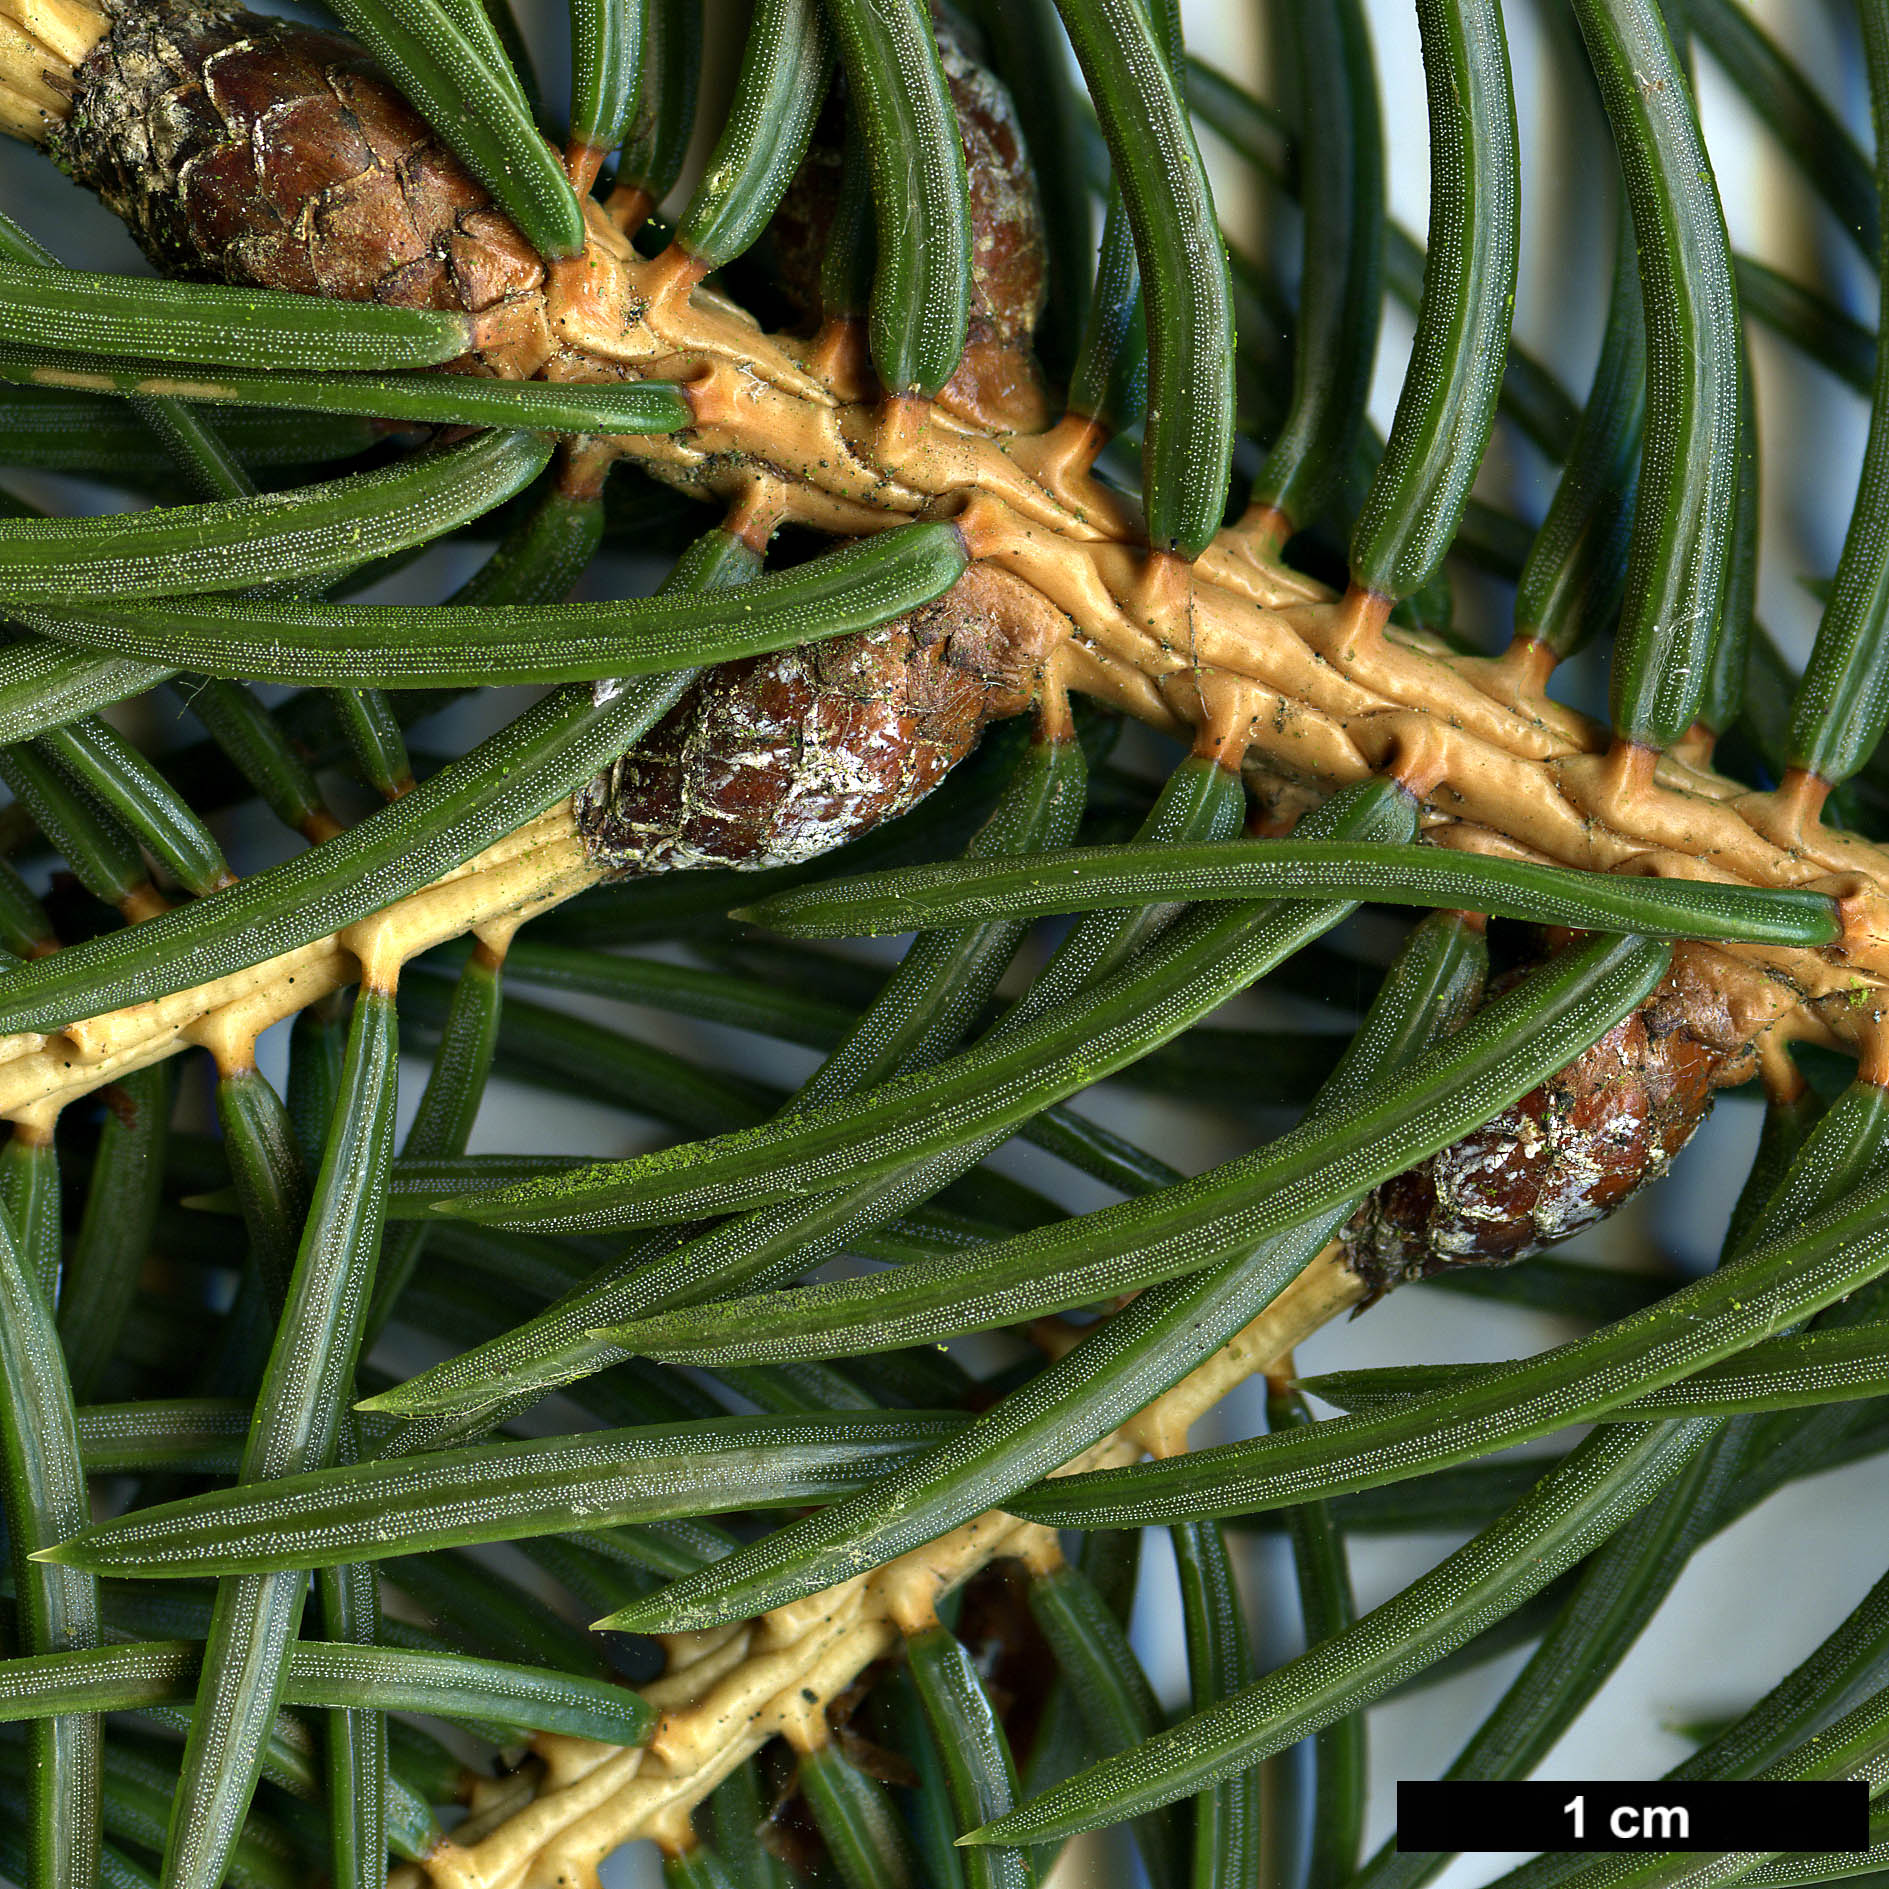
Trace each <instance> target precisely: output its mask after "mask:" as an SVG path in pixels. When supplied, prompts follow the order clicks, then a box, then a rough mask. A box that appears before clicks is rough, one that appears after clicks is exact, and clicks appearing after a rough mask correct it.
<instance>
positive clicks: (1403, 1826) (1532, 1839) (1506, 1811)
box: [1397, 1779, 1869, 1852]
mask: <svg viewBox="0 0 1889 1889" xmlns="http://www.w3.org/2000/svg"><path fill="white" fill-rule="evenodd" d="M1397 1847H1398V1849H1400V1850H1404V1851H1431V1850H1826V1851H1837V1852H1841V1851H1845V1850H1866V1849H1868V1848H1869V1786H1868V1785H1867V1784H1864V1783H1862V1782H1861V1781H1860V1780H1859V1781H1857V1782H1854V1783H1836V1784H1753V1783H1749V1782H1738V1783H1710V1784H1676V1783H1654V1784H1630V1783H1621V1782H1620V1781H1619V1780H1618V1779H1610V1780H1607V1781H1605V1782H1602V1781H1595V1780H1589V1781H1585V1782H1584V1781H1582V1780H1579V1779H1573V1780H1569V1781H1567V1782H1564V1783H1559V1784H1552V1783H1541V1782H1531V1783H1526V1784H1502V1783H1486V1782H1483V1783H1478V1782H1472V1781H1467V1780H1465V1781H1457V1780H1452V1779H1445V1780H1443V1781H1442V1782H1433V1783H1418V1782H1414V1781H1412V1782H1402V1783H1399V1785H1398V1786H1397Z"/></svg>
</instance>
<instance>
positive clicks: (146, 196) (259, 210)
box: [50, 0, 544, 372]
mask: <svg viewBox="0 0 1889 1889" xmlns="http://www.w3.org/2000/svg"><path fill="white" fill-rule="evenodd" d="M75 80H76V85H77V93H76V97H75V99H74V102H73V108H72V115H71V117H70V118H69V119H68V120H67V122H66V123H65V124H64V125H63V126H60V127H59V128H57V129H56V130H55V131H54V133H53V134H52V140H51V144H50V149H51V150H52V153H53V155H54V156H55V157H56V158H57V159H58V161H59V162H60V164H61V165H62V166H63V167H64V168H65V169H66V170H67V171H69V172H70V173H71V175H72V176H73V177H74V178H75V179H76V180H77V181H78V182H80V183H82V184H86V185H89V186H90V187H91V188H92V189H94V190H96V191H97V192H98V193H99V195H100V196H101V197H103V198H104V200H105V202H106V203H107V204H108V205H109V206H110V207H111V208H112V209H113V210H115V211H116V212H117V213H118V215H119V216H121V217H122V218H123V219H124V220H125V222H126V223H127V224H128V225H129V226H130V229H131V232H132V234H133V235H134V236H135V237H136V238H137V240H138V242H139V244H140V246H141V247H142V248H143V250H144V252H145V254H146V255H148V256H149V257H150V258H151V260H152V261H153V262H154V263H156V264H157V266H158V267H159V268H160V269H162V270H163V271H164V272H165V273H166V274H168V275H174V276H187V277H196V278H198V279H207V280H210V281H217V282H228V283H233V284H237V285H239V286H245V285H246V286H253V287H256V288H266V289H288V290H292V291H295V292H298V293H301V294H305V295H323V296H328V297H331V298H336V299H340V300H346V301H376V302H386V303H391V304H393V305H396V306H398V307H403V308H440V309H450V310H453V311H464V312H466V313H471V314H479V313H484V312H486V311H489V310H494V309H496V308H498V307H499V306H500V305H502V304H516V305H517V307H518V311H519V313H520V315H521V316H523V317H524V318H525V319H524V320H522V321H521V322H520V323H517V324H514V326H515V327H516V328H517V329H518V334H517V336H516V337H515V339H514V348H513V350H512V351H514V352H515V351H516V350H517V348H518V347H519V346H522V347H523V350H524V354H523V356H521V358H520V359H519V360H517V361H512V360H510V358H509V355H507V356H506V357H504V358H500V357H499V356H497V355H494V356H493V357H492V358H488V359H486V360H485V361H484V362H483V363H482V364H483V365H484V366H485V367H487V368H488V369H490V370H493V371H505V372H530V371H532V369H533V368H534V367H535V365H536V363H535V361H532V360H531V359H529V356H530V355H531V354H532V353H533V352H534V350H535V349H536V348H538V347H541V346H542V343H541V341H540V340H539V339H538V338H537V337H536V336H535V335H533V334H532V333H531V332H530V331H531V330H532V329H533V327H534V324H533V322H532V321H531V319H530V317H531V315H532V312H533V310H534V308H535V307H536V306H537V304H538V301H539V295H540V291H541V289H542V287H543V282H544V265H543V263H542V262H541V261H540V260H539V258H538V256H537V254H536V253H535V252H534V251H533V250H532V248H531V246H530V245H529V244H528V243H527V242H526V241H525V239H524V237H523V236H522V235H520V233H519V231H518V229H517V228H516V226H515V225H514V224H513V223H512V222H511V221H510V219H509V218H507V217H506V216H505V215H504V214H503V213H502V212H500V211H499V210H498V209H497V208H495V207H494V205H493V204H492V201H491V199H490V197H489V196H488V195H487V193H486V191H485V189H484V187H483V186H482V185H481V184H479V183H478V182H477V180H476V179H474V178H473V177H472V175H471V174H470V173H469V172H468V171H467V170H466V169H465V167H464V166H463V165H462V164H461V163H460V162H459V160H458V159H457V158H456V157H454V156H453V155H452V153H451V152H450V151H448V150H447V149H446V148H445V146H444V145H442V144H440V143H439V141H438V140H437V139H436V138H435V137H434V136H433V134H432V132H431V131H430V130H429V129H428V128H427V126H426V124H425V122H424V121H423V120H422V119H421V118H420V117H419V115H418V114H417V113H416V112H415V111H414V110H413V108H412V107H411V106H410V105H409V104H408V103H407V102H406V100H405V99H404V98H402V97H401V96H400V94H399V93H398V92H396V91H395V90H394V88H393V87H392V86H391V85H390V84H389V83H388V82H387V80H386V79H385V78H384V77H382V76H381V75H380V73H379V72H378V71H377V70H376V68H375V66H374V64H373V62H372V60H371V59H369V58H368V56H367V54H366V53H365V52H364V51H363V50H362V49H361V48H360V47H359V46H357V45H356V44H355V43H354V42H353V41H351V40H348V39H344V38H341V37H340V36H339V35H337V34H333V33H323V32H318V31H316V30H314V29H313V28H310V27H305V26H297V25H293V24H291V23H289V22H287V21H284V20H273V19H266V18H263V17H261V16H259V15H255V14H250V13H246V12H244V11H242V9H241V8H234V7H217V6H205V5H200V4H198V3H197V0H157V3H156V4H152V5H147V4H142V0H141V3H140V4H138V5H135V6H129V5H128V6H122V7H119V8H118V9H117V10H116V11H115V13H114V17H113V21H112V27H111V30H110V32H109V33H107V34H106V36H105V37H104V38H103V39H102V40H101V41H100V42H99V43H98V45H97V46H95V47H94V48H93V50H92V51H91V53H90V54H89V55H88V56H87V57H86V59H85V61H84V62H83V64H81V65H80V67H79V68H78V71H77V73H76V74H75ZM535 327H536V329H538V330H542V328H543V317H542V313H541V312H540V313H538V315H537V319H536V323H535ZM467 365H469V366H470V365H474V363H473V362H470V361H469V362H468V363H467Z"/></svg>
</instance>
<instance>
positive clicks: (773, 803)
mask: <svg viewBox="0 0 1889 1889" xmlns="http://www.w3.org/2000/svg"><path fill="white" fill-rule="evenodd" d="M1051 627H1052V626H1051V624H1050V621H1049V613H1048V612H1047V610H1046V606H1044V605H1043V603H1042V600H1041V599H1040V598H1037V597H1036V596H1035V593H1034V592H1028V591H1027V589H1026V586H1024V585H1022V584H1019V583H1018V582H1017V581H1016V580H1015V579H1014V578H1010V577H1006V576H1004V575H1002V574H1001V573H999V572H995V571H991V570H988V569H986V568H984V567H983V566H979V565H973V566H972V568H971V569H970V570H969V571H967V572H966V573H965V575H964V576H963V577H962V578H960V579H959V580H958V582H957V583H956V584H955V585H953V587H952V588H951V589H950V590H948V591H947V592H946V593H945V594H944V595H943V596H942V597H940V598H939V599H938V600H937V601H936V602H935V603H930V604H927V605H925V606H924V608H923V609H920V610H915V611H913V612H912V614H911V615H910V616H906V617H898V618H895V619H894V620H893V621H892V622H890V623H885V624H881V625H880V627H879V628H878V629H876V630H866V631H862V632H860V633H858V634H856V635H852V636H841V637H835V638H834V639H833V640H832V641H830V642H826V643H813V644H809V645H808V646H807V647H805V648H804V649H790V650H783V651H780V652H779V653H778V654H775V655H772V656H756V657H751V658H749V659H747V660H745V661H741V662H730V663H723V664H722V665H721V666H720V667H719V668H716V669H711V670H710V671H709V672H708V674H707V675H706V676H704V677H703V678H702V680H701V681H700V682H698V683H697V684H696V685H695V686H694V687H693V688H692V689H690V691H689V692H688V694H687V695H685V696H684V697H683V699H682V700H681V701H680V702H679V703H677V705H676V706H675V708H674V709H672V710H671V711H670V713H669V714H668V715H667V716H665V717H664V718H663V720H662V721H660V722H658V723H657V724H656V726H655V727H654V728H652V729H651V730H650V732H649V733H648V734H647V735H645V736H644V737H643V739H642V740H641V741H639V742H638V743H637V744H636V746H635V747H634V748H632V749H631V750H630V751H629V753H628V754H626V755H624V756H623V758H622V759H621V760H619V761H617V762H615V763H613V764H612V765H611V766H610V767H608V768H606V769H605V770H604V771H603V772H602V773H601V774H599V775H598V776H597V777H596V778H595V779H594V780H593V781H591V782H590V784H589V785H588V786H587V787H585V788H584V789H583V790H582V791H581V792H580V793H579V794H578V795H577V798H576V803H575V805H576V812H577V824H578V831H579V832H580V833H582V834H583V836H584V840H585V842H586V844H587V845H588V846H589V848H590V852H591V856H592V858H594V859H596V860H598V861H600V862H601V863H603V864H605V865H607V866H609V867H612V868H614V869H615V870H617V871H619V872H625V873H636V872H662V871H668V872H673V871H676V870H678V869H682V868H687V867H692V866H733V867H736V868H738V869H746V870H754V869H759V868H762V867H766V866H783V865H791V864H794V863H796V862H798V861H800V860H804V859H812V858H814V857H815V856H816V855H818V854H820V853H823V852H826V851H828V850H829V849H830V848H832V847H835V846H838V845H840V844H842V843H843V842H844V841H846V840H849V839H854V838H856V837H858V835H860V834H862V833H866V832H869V831H870V830H871V829H872V828H873V827H875V826H877V825H878V824H879V822H880V821H881V820H887V819H890V818H891V817H892V816H893V815H894V814H899V813H903V812H905V810H906V809H907V808H908V807H911V806H913V805H915V804H916V803H917V802H918V801H919V800H921V799H923V798H924V796H925V795H926V794H928V793H930V792H931V790H932V789H933V788H934V787H936V786H937V785H938V783H939V781H941V780H942V779H943V778H944V776H945V774H946V773H947V772H948V771H949V770H950V769H951V768H952V767H954V766H955V765H956V764H957V763H958V762H959V761H961V760H962V759H963V758H964V757H965V756H966V755H967V754H969V753H970V751H971V749H972V748H973V747H974V746H975V745H976V742H977V737H978V735H979V733H980V732H981V731H982V730H983V727H984V724H985V723H986V722H988V721H991V720H994V719H996V718H998V717H1001V716H1005V715H1014V714H1017V713H1019V712H1020V711H1021V710H1022V709H1024V708H1025V707H1026V706H1028V704H1029V702H1030V701H1031V699H1032V698H1033V697H1034V695H1035V693H1036V690H1037V685H1038V678H1039V671H1040V665H1041V661H1042V657H1043V655H1044V653H1045V648H1046V637H1047V633H1048V632H1049V630H1050V629H1051Z"/></svg>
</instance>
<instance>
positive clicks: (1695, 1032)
mask: <svg viewBox="0 0 1889 1889" xmlns="http://www.w3.org/2000/svg"><path fill="white" fill-rule="evenodd" d="M1711 956H1712V954H1711V953H1709V952H1706V951H1701V950H1699V949H1697V948H1688V947H1685V946H1681V947H1680V949H1679V950H1678V951H1677V952H1675V953H1674V957H1673V964H1672V968H1671V969H1670V970H1669V971H1668V972H1667V974H1666V976H1665V977H1664V978H1663V979H1662V980H1661V982H1660V985H1659V987H1658V989H1657V990H1656V991H1655V992H1654V994H1653V995H1652V996H1651V997H1650V998H1648V1000H1647V1001H1646V1002H1645V1003H1644V1004H1642V1005H1641V1006H1640V1007H1639V1009H1637V1010H1635V1011H1634V1012H1633V1013H1632V1014H1631V1015H1630V1016H1628V1017H1626V1018H1624V1019H1623V1020H1622V1021H1621V1022H1619V1023H1617V1024H1615V1025H1614V1027H1613V1028H1612V1029H1611V1030H1609V1031H1608V1032H1607V1034H1606V1035H1605V1036H1604V1037H1602V1038H1601V1040H1600V1041H1599V1042H1598V1043H1596V1044H1595V1045H1594V1047H1593V1048H1592V1049H1590V1050H1588V1051H1587V1052H1586V1054H1585V1055H1582V1056H1579V1057H1577V1058H1576V1059H1575V1060H1574V1061H1573V1062H1571V1063H1570V1064H1568V1066H1567V1067H1566V1068H1565V1069H1563V1070H1561V1071H1559V1072H1558V1073H1557V1074H1556V1075H1553V1076H1551V1077H1550V1078H1549V1079H1548V1080H1547V1081H1546V1082H1544V1083H1543V1084H1542V1085H1541V1087H1540V1088H1537V1089H1531V1090H1530V1091H1529V1092H1528V1094H1527V1095H1525V1096H1523V1097H1522V1099H1521V1100H1520V1101H1519V1102H1516V1103H1514V1104H1512V1105H1511V1106H1510V1107H1508V1108H1506V1109H1504V1110H1503V1111H1502V1112H1501V1114H1499V1115H1497V1116H1496V1117H1495V1118H1494V1119H1493V1120H1491V1121H1489V1122H1486V1123H1485V1124H1484V1125H1483V1126H1482V1127H1481V1128H1478V1129H1476V1130H1475V1131H1474V1132H1473V1133H1471V1134H1468V1135H1465V1136H1464V1137H1463V1138H1462V1139H1461V1140H1460V1141H1456V1142H1452V1143H1451V1144H1450V1146H1449V1147H1447V1148H1445V1149H1444V1150H1443V1151H1442V1152H1441V1153H1440V1154H1437V1155H1434V1156H1432V1157H1431V1158H1430V1159H1429V1160H1427V1161H1424V1162H1421V1163H1420V1164H1419V1165H1418V1166H1416V1167H1414V1168H1410V1169H1408V1170H1406V1171H1405V1172H1404V1173H1402V1174H1398V1175H1394V1176H1393V1177H1392V1178H1391V1179H1390V1180H1388V1181H1386V1182H1384V1183H1383V1185H1382V1186H1380V1187H1379V1188H1378V1189H1377V1190H1376V1191H1375V1192H1374V1193H1373V1194H1372V1195H1371V1196H1370V1198H1369V1199H1368V1200H1366V1202H1365V1203H1364V1205H1363V1206H1362V1207H1360V1208H1359V1209H1358V1211H1357V1212H1356V1213H1355V1214H1354V1215H1353V1216H1352V1218H1351V1221H1350V1223H1349V1224H1348V1225H1347V1226H1346V1228H1345V1231H1344V1235H1343V1243H1344V1248H1345V1256H1346V1258H1347V1259H1348V1260H1349V1262H1350V1264H1351V1265H1352V1267H1353V1268H1354V1269H1355V1270H1356V1271H1358V1272H1359V1273H1361V1274H1362V1275H1363V1276H1364V1277H1365V1278H1367V1279H1369V1280H1370V1281H1371V1283H1372V1285H1373V1287H1374V1288H1375V1290H1376V1291H1377V1292H1379V1293H1381V1292H1386V1291H1388V1290H1389V1289H1390V1288H1391V1287H1392V1286H1394V1285H1398V1284H1400V1283H1402V1282H1403V1281H1405V1280H1409V1279H1421V1278H1426V1277H1428V1276H1429V1275H1431V1274H1433V1273H1438V1272H1442V1271H1444V1270H1445V1269H1447V1268H1448V1267H1451V1266H1473V1265H1505V1264H1507V1263H1509V1262H1510V1261H1513V1260H1518V1259H1525V1258H1527V1257H1528V1256H1529V1255H1530V1254H1531V1253H1538V1252H1540V1251H1541V1249H1542V1248H1543V1247H1545V1246H1552V1245H1553V1244H1554V1243H1555V1242H1556V1241H1557V1240H1564V1239H1566V1238H1568V1236H1569V1235H1570V1234H1573V1233H1578V1232H1579V1231H1580V1230H1581V1229H1582V1228H1583V1227H1588V1226H1592V1225H1593V1224H1594V1223H1595V1222H1596V1221H1598V1220H1603V1219H1605V1218H1606V1217H1607V1215H1609V1214H1610V1213H1612V1212H1614V1211H1615V1209H1616V1208H1618V1207H1620V1206H1622V1205H1623V1204H1624V1203H1625V1202H1626V1201H1627V1200H1628V1199H1630V1198H1631V1197H1632V1195H1633V1194H1635V1193H1636V1192H1637V1191H1638V1190H1639V1189H1640V1188H1641V1187H1642V1186H1643V1185H1644V1184H1645V1183H1646V1182H1648V1181H1650V1180H1655V1179H1657V1178H1658V1177H1659V1176H1660V1175H1661V1174H1663V1173H1664V1172H1665V1170H1666V1168H1667V1167H1668V1166H1669V1165H1670V1163H1671V1162H1672V1160H1673V1157H1674V1156H1675V1155H1677V1154H1678V1152H1679V1151H1680V1149H1681V1148H1683V1147H1684V1146H1685V1145H1686V1143H1687V1142H1688V1141H1689V1140H1690V1139H1691V1138H1692V1134H1693V1131H1694V1130H1695V1129H1696V1128H1697V1127H1698V1126H1699V1124H1700V1122H1702V1121H1703V1120H1704V1119H1705V1117H1706V1115H1707V1113H1708V1112H1709V1111H1710V1109H1711V1106H1712V1096H1713V1092H1714V1091H1715V1090H1717V1089H1720V1088H1723V1087H1726V1086H1727V1085H1728V1084H1732V1083H1737V1082H1742V1081H1744V1080H1745V1079H1746V1077H1747V1076H1749V1075H1750V1074H1751V1073H1752V1071H1753V1069H1754V1067H1755V1052H1754V1050H1753V1048H1752V1045H1751V1043H1750V1041H1749V1039H1748V1038H1747V1037H1746V1036H1745V1034H1744V1033H1743V1032H1742V1031H1741V1030H1740V1029H1738V1027H1737V1026H1736V1024H1735V1023H1734V1021H1733V1019H1732V1016H1731V1014H1730V1011H1729V1010H1728V1008H1727V1005H1726V1000H1725V998H1724V996H1723V994H1722V992H1721V991H1720V990H1719V989H1718V987H1717V985H1716V984H1715V982H1714V980H1713V977H1712V974H1711V969H1710V959H1711ZM1521 975H1522V973H1521V972H1519V971H1517V972H1512V973H1510V974H1509V976H1508V977H1506V978H1501V979H1497V980H1496V982H1495V984H1493V985H1492V986H1491V991H1492V993H1493V992H1499V991H1500V990H1501V989H1503V988H1504V987H1505V986H1506V985H1508V984H1511V983H1514V982H1515V981H1516V980H1517V979H1519V977H1520V976H1521Z"/></svg>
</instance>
